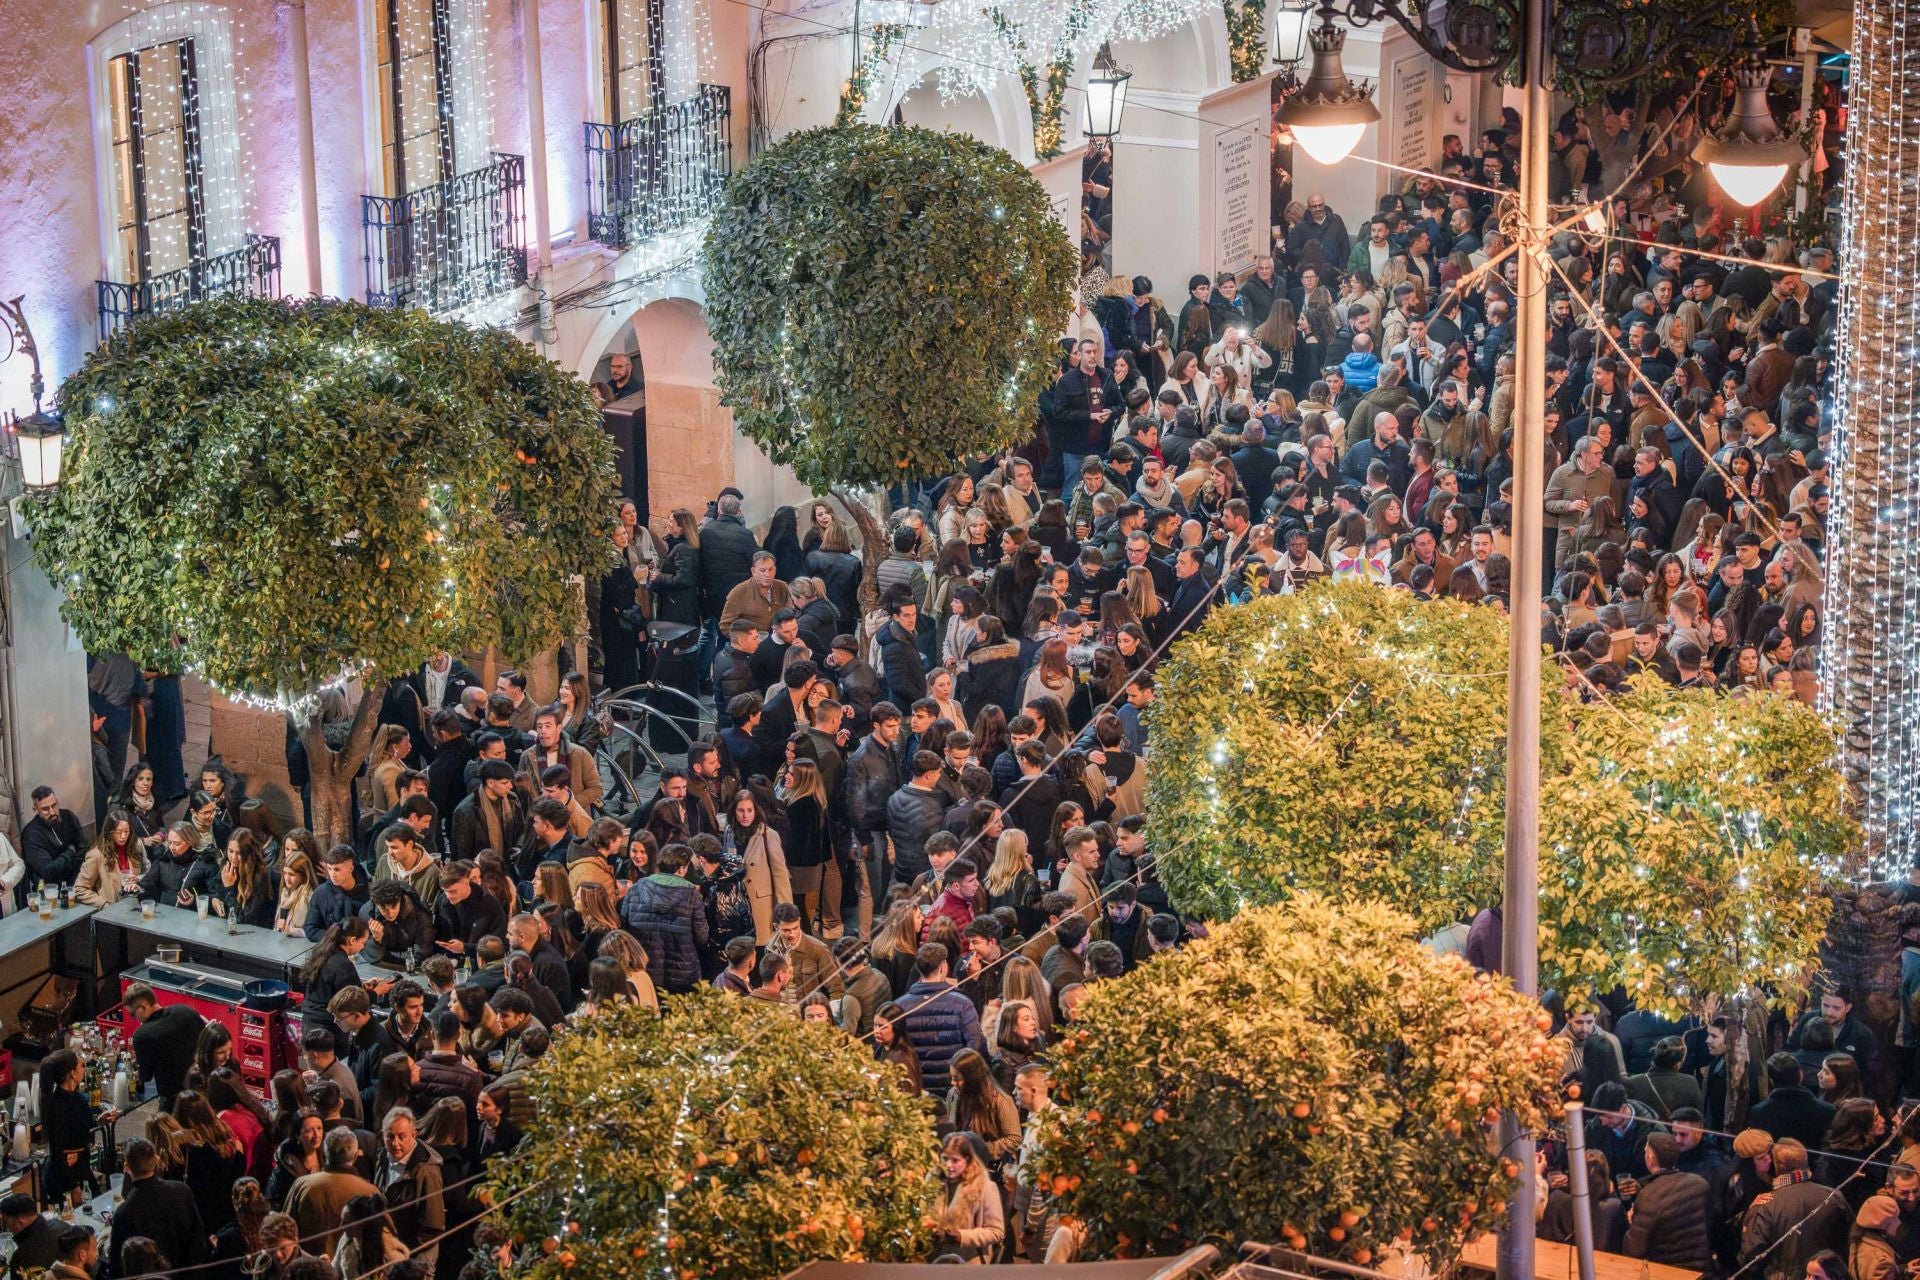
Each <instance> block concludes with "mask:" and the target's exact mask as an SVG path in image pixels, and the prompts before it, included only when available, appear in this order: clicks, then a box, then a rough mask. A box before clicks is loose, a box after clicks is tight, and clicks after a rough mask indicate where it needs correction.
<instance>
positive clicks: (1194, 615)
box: [1170, 547, 1213, 636]
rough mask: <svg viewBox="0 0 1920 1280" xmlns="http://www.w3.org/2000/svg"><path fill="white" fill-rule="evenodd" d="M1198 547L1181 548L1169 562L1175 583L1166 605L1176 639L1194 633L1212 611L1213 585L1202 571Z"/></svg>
mask: <svg viewBox="0 0 1920 1280" xmlns="http://www.w3.org/2000/svg"><path fill="white" fill-rule="evenodd" d="M1203 554H1204V553H1203V552H1202V551H1201V550H1200V548H1198V547H1182V548H1180V552H1179V554H1178V555H1176V556H1175V557H1174V560H1173V574H1174V577H1175V578H1177V579H1178V580H1179V582H1178V585H1177V586H1176V587H1175V588H1174V593H1173V601H1172V603H1171V605H1170V609H1171V616H1172V618H1173V626H1174V631H1173V634H1174V635H1177V636H1183V635H1186V634H1187V633H1188V632H1189V631H1197V630H1199V629H1200V626H1201V624H1202V623H1204V622H1206V620H1207V615H1208V614H1209V613H1211V612H1212V611H1213V583H1212V582H1211V581H1210V580H1209V579H1208V578H1207V575H1206V573H1205V572H1204V571H1203V569H1202V567H1201V565H1202V555H1203Z"/></svg>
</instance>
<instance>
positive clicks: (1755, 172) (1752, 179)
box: [1707, 161, 1789, 205]
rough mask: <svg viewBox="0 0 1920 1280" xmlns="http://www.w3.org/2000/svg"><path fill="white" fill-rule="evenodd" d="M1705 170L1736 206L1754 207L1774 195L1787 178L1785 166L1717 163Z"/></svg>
mask: <svg viewBox="0 0 1920 1280" xmlns="http://www.w3.org/2000/svg"><path fill="white" fill-rule="evenodd" d="M1707 168H1708V170H1709V171H1710V172H1712V174H1713V179H1714V181H1715V182H1718V183H1719V184H1720V189H1721V190H1722V191H1724V192H1726V193H1727V198H1728V199H1729V200H1732V201H1733V202H1734V203H1735V204H1738V205H1756V204H1759V203H1760V202H1761V201H1762V200H1765V199H1766V198H1767V197H1768V196H1770V195H1772V194H1773V193H1774V190H1775V188H1777V187H1778V186H1779V185H1780V182H1781V180H1782V179H1783V178H1785V177H1786V176H1787V169H1788V168H1789V166H1788V165H1785V164H1740V163H1728V162H1726V161H1719V162H1716V163H1710V164H1708V165H1707Z"/></svg>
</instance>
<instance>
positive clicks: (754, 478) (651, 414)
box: [579, 293, 807, 524]
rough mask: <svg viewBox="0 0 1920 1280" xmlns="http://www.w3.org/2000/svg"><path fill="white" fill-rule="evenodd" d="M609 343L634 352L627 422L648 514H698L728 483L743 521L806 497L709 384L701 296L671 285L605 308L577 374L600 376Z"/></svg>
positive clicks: (709, 349)
mask: <svg viewBox="0 0 1920 1280" xmlns="http://www.w3.org/2000/svg"><path fill="white" fill-rule="evenodd" d="M616 352H617V353H622V354H625V355H626V356H628V357H629V358H630V359H631V360H632V361H633V365H634V376H635V377H636V378H637V379H639V381H640V383H641V385H642V387H643V389H644V396H645V409H644V412H643V414H642V415H641V416H640V418H639V420H638V421H637V422H636V423H635V429H636V430H637V431H639V432H641V433H642V440H641V444H640V447H641V449H642V451H643V452H644V455H645V459H646V491H647V492H646V497H647V506H648V509H649V511H650V512H651V513H652V514H654V515H664V514H666V513H667V512H669V511H671V510H673V509H674V508H675V507H688V508H690V509H691V510H692V511H693V512H694V514H695V515H698V514H700V513H701V512H702V511H703V510H705V508H706V504H707V503H708V502H709V501H711V500H712V499H713V497H714V495H715V494H717V493H718V492H719V491H720V490H721V489H722V488H723V487H725V486H727V485H732V486H733V487H734V488H737V489H739V490H740V491H741V492H742V493H744V494H745V495H746V501H745V514H746V517H747V521H748V523H749V524H758V523H761V522H764V521H765V520H766V519H767V517H768V516H770V515H771V514H772V513H773V508H774V507H776V506H778V505H780V504H781V503H791V502H798V501H802V500H804V499H805V498H806V496H807V494H806V492H805V490H804V489H802V488H801V487H800V486H799V485H798V484H797V483H796V482H795V481H794V479H793V477H792V475H791V473H789V472H788V471H787V469H786V468H784V467H775V466H774V465H773V464H772V463H771V462H769V461H768V460H767V457H766V455H765V454H763V453H761V452H760V450H759V449H758V448H757V447H756V446H755V445H754V444H753V443H752V442H751V441H748V440H745V439H742V438H741V437H740V436H739V435H738V434H737V433H736V432H735V431H734V429H733V414H732V412H731V411H730V410H729V409H727V408H726V406H724V405H722V404H721V403H720V392H719V390H718V389H717V388H716V387H715V386H714V385H713V339H712V337H711V336H709V335H708V333H707V317H706V309H705V307H704V305H703V303H702V301H701V299H699V298H698V297H695V296H691V295H690V294H689V293H675V294H672V295H669V296H665V297H658V298H655V299H653V300H651V301H649V302H647V303H645V304H644V305H642V306H641V307H640V308H639V309H638V310H636V311H633V312H631V313H629V314H627V315H625V316H624V317H619V318H615V317H611V316H610V317H608V319H607V320H606V321H604V322H603V323H602V324H601V325H600V326H599V327H598V328H597V329H596V330H595V332H594V333H593V334H592V336H591V337H590V338H589V340H588V343H587V346H586V349H585V351H584V352H583V353H582V360H581V363H580V365H579V369H580V374H581V376H582V377H584V378H588V379H590V380H602V379H604V378H605V377H606V374H607V361H608V359H609V358H610V357H611V356H613V355H614V354H615V353H616Z"/></svg>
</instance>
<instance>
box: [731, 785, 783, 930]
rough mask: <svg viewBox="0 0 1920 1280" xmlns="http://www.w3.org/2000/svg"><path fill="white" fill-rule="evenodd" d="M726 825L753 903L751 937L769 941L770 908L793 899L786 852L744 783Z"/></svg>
mask: <svg viewBox="0 0 1920 1280" xmlns="http://www.w3.org/2000/svg"><path fill="white" fill-rule="evenodd" d="M728 818H729V820H730V821H731V823H732V825H731V826H729V827H728V828H727V834H728V836H729V837H730V838H731V839H732V840H733V847H734V849H735V850H737V851H738V853H739V855H740V860H741V862H742V863H743V864H745V868H746V875H747V901H748V902H749V903H751V904H752V906H753V940H754V943H755V944H756V945H758V946H762V947H764V946H766V945H767V944H768V943H769V942H772V941H773V909H774V907H775V906H776V905H778V904H779V903H782V902H792V901H793V882H792V881H791V880H790V879H789V878H788V876H787V855H786V852H785V850H783V849H781V847H780V833H779V832H777V831H775V830H774V829H773V828H772V827H770V826H768V825H767V820H766V815H764V814H762V813H761V812H760V801H759V798H758V797H756V796H755V795H754V794H753V792H752V791H750V790H748V789H747V788H746V787H742V788H740V794H738V795H736V796H735V797H734V798H733V808H732V809H731V810H730V811H729V812H728Z"/></svg>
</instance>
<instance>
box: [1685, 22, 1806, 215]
mask: <svg viewBox="0 0 1920 1280" xmlns="http://www.w3.org/2000/svg"><path fill="white" fill-rule="evenodd" d="M1772 75H1773V71H1772V69H1771V68H1769V67H1768V66H1767V63H1766V60H1765V58H1763V57H1762V56H1761V54H1760V51H1759V48H1758V40H1757V37H1755V38H1754V39H1753V40H1751V41H1750V43H1749V46H1748V50H1747V55H1746V58H1745V60H1744V61H1743V62H1742V63H1741V65H1740V68H1739V70H1737V71H1735V72H1734V79H1735V81H1736V82H1737V83H1738V84H1739V86H1740V89H1739V96H1738V97H1737V98H1735V99H1734V109H1733V114H1732V117H1731V118H1730V119H1729V120H1728V121H1727V127H1726V128H1725V129H1723V130H1722V131H1721V132H1720V135H1719V136H1718V137H1707V138H1702V139H1700V142H1699V144H1698V145H1697V146H1695V147H1694V149H1693V158H1694V159H1695V160H1698V161H1700V163H1702V164H1704V165H1706V166H1707V168H1708V170H1709V171H1710V172H1712V174H1713V176H1714V178H1715V180H1717V181H1718V182H1719V183H1720V189H1721V190H1722V191H1724V192H1726V193H1727V196H1728V198H1729V199H1731V200H1733V201H1734V202H1735V203H1737V204H1742V205H1756V204H1759V203H1760V202H1761V201H1762V200H1765V199H1766V198H1767V197H1768V196H1770V195H1772V194H1773V193H1774V190H1775V189H1776V188H1777V187H1779V185H1780V181H1781V179H1783V178H1785V177H1786V176H1787V170H1788V169H1790V168H1792V167H1793V166H1794V165H1797V164H1804V163H1805V162H1806V159H1807V149H1806V148H1805V147H1803V146H1801V145H1800V143H1799V142H1798V141H1796V140H1795V139H1794V138H1792V137H1791V136H1789V135H1787V134H1784V133H1782V132H1780V126H1779V125H1778V124H1776V123H1775V122H1774V119H1773V109H1772V108H1771V107H1769V106H1768V105H1767V81H1768V79H1769V78H1771V76H1772Z"/></svg>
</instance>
